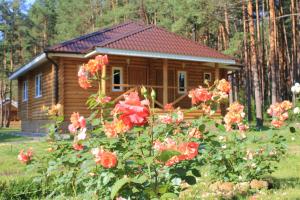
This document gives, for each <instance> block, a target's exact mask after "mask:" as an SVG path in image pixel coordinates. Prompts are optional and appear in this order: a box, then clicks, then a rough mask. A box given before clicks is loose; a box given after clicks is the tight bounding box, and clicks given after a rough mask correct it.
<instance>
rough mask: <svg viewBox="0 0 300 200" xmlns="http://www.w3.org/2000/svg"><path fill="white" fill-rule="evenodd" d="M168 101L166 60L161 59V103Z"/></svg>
mask: <svg viewBox="0 0 300 200" xmlns="http://www.w3.org/2000/svg"><path fill="white" fill-rule="evenodd" d="M167 103H168V60H167V59H164V60H163V104H164V105H166V104H167Z"/></svg>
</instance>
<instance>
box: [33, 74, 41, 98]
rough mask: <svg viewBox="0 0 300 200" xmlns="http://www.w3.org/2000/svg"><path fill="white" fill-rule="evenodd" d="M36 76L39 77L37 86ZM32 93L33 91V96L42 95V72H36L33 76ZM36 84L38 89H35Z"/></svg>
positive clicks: (38, 96)
mask: <svg viewBox="0 0 300 200" xmlns="http://www.w3.org/2000/svg"><path fill="white" fill-rule="evenodd" d="M37 78H39V82H38V83H39V86H38V84H37ZM34 86H35V87H34V93H35V97H34V98H40V97H42V74H41V73H40V74H37V75H35V77H34ZM37 86H38V88H39V90H37ZM37 91H39V94H37Z"/></svg>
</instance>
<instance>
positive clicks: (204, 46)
mask: <svg viewBox="0 0 300 200" xmlns="http://www.w3.org/2000/svg"><path fill="white" fill-rule="evenodd" d="M154 28H157V29H160V30H162V31H164V32H167V33H170V34H172V35H175V36H177V37H180V38H181V39H184V40H185V41H188V42H192V43H194V44H196V45H199V46H201V47H203V48H206V49H209V50H213V51H215V52H217V53H219V54H222V55H224V56H227V57H229V58H231V59H232V58H233V57H232V56H230V55H226V54H224V53H221V52H219V51H218V50H216V49H214V48H212V47H209V46H206V45H204V44H201V43H198V42H196V41H194V40H190V39H188V38H186V37H184V36H182V35H179V34H177V33H174V32H172V31H168V30H166V29H165V28H162V27H158V26H154Z"/></svg>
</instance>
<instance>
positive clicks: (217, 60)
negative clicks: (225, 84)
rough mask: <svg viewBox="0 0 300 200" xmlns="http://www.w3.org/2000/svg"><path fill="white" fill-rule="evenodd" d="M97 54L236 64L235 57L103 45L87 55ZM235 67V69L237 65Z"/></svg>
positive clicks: (227, 64)
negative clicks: (139, 49)
mask: <svg viewBox="0 0 300 200" xmlns="http://www.w3.org/2000/svg"><path fill="white" fill-rule="evenodd" d="M96 54H111V55H120V56H136V57H146V58H162V59H172V60H185V61H197V62H208V63H219V64H224V65H226V66H227V67H230V65H235V64H236V62H235V60H233V59H220V58H209V57H198V56H188V55H179V54H168V53H159V52H149V51H134V50H124V49H113V48H102V47H96V48H95V50H94V51H92V52H90V53H87V54H86V55H85V57H86V58H88V57H91V56H94V55H96ZM233 68H234V69H235V68H236V67H233Z"/></svg>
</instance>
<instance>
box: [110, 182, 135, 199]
mask: <svg viewBox="0 0 300 200" xmlns="http://www.w3.org/2000/svg"><path fill="white" fill-rule="evenodd" d="M129 182H130V179H129V178H127V177H124V178H122V179H120V180H118V181H117V182H115V184H114V185H113V186H112V188H111V194H110V198H111V199H114V198H115V197H116V195H117V194H118V192H119V190H120V189H121V188H122V187H123V186H124V185H126V184H127V183H129Z"/></svg>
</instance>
